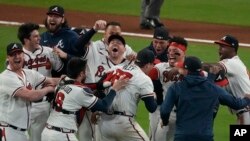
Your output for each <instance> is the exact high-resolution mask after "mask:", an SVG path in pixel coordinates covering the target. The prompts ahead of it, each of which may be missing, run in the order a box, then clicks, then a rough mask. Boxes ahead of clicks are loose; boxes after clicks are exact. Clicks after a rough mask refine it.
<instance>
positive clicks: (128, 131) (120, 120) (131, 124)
mask: <svg viewBox="0 0 250 141" xmlns="http://www.w3.org/2000/svg"><path fill="white" fill-rule="evenodd" d="M98 125H99V129H100V132H101V140H102V141H118V140H119V141H149V138H148V136H147V134H146V133H145V131H144V130H143V129H142V128H141V126H140V125H139V124H138V123H137V121H135V119H134V118H133V117H128V116H123V115H106V114H102V115H101V119H100V121H99V123H98Z"/></svg>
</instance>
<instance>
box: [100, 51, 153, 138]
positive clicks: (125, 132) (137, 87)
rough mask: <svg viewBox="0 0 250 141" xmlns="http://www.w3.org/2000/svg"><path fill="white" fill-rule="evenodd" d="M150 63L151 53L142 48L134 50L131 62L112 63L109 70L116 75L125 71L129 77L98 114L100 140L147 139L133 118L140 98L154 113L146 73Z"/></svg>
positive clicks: (151, 91) (150, 85) (151, 92)
mask: <svg viewBox="0 0 250 141" xmlns="http://www.w3.org/2000/svg"><path fill="white" fill-rule="evenodd" d="M153 62H154V54H153V52H152V51H149V50H142V51H140V52H138V55H137V59H136V61H135V64H130V65H125V66H123V67H122V66H115V67H114V68H113V69H112V70H113V75H116V77H117V78H119V76H120V75H124V74H127V76H129V77H130V80H129V81H128V85H127V86H126V87H125V88H124V89H122V90H120V91H118V93H119V94H118V95H117V96H116V97H115V99H114V101H113V103H112V105H111V107H110V108H109V110H108V112H106V113H103V114H101V120H100V121H99V128H100V132H101V135H102V136H101V140H102V141H117V140H119V141H128V140H130V141H133V140H136V141H149V138H148V136H147V135H146V133H145V132H144V130H143V129H142V128H141V127H140V125H139V124H138V123H137V121H136V120H135V119H134V117H135V116H136V110H137V105H138V102H139V100H140V99H142V100H143V101H144V103H145V106H146V108H147V110H148V111H149V112H154V111H155V110H156V108H157V103H156V101H155V94H154V92H153V84H152V81H151V80H150V78H149V77H148V76H147V75H146V74H148V72H149V71H150V70H151V69H152V67H153V66H154V64H153ZM111 82H112V81H111Z"/></svg>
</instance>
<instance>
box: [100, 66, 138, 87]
mask: <svg viewBox="0 0 250 141" xmlns="http://www.w3.org/2000/svg"><path fill="white" fill-rule="evenodd" d="M121 76H125V77H124V78H129V79H130V78H132V77H133V75H132V74H131V73H129V72H125V71H123V70H121V69H116V70H115V71H112V72H110V73H108V74H107V77H106V79H105V80H104V82H105V81H110V82H111V83H112V84H113V83H114V82H115V80H118V79H119V78H120V77H121Z"/></svg>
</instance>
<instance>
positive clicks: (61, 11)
mask: <svg viewBox="0 0 250 141" xmlns="http://www.w3.org/2000/svg"><path fill="white" fill-rule="evenodd" d="M49 14H55V15H58V16H61V17H64V9H63V7H61V6H59V5H53V6H50V7H49V10H48V12H47V15H49Z"/></svg>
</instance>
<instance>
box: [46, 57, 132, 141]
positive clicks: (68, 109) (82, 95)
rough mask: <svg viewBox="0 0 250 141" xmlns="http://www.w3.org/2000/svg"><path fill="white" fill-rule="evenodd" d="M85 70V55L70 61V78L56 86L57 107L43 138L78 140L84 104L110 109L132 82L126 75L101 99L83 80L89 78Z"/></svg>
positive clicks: (94, 107)
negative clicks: (80, 117) (79, 113)
mask: <svg viewBox="0 0 250 141" xmlns="http://www.w3.org/2000/svg"><path fill="white" fill-rule="evenodd" d="M85 69H86V61H84V60H82V59H81V58H72V59H71V60H70V61H69V62H68V65H67V77H65V78H63V79H62V80H61V81H60V84H59V85H58V86H57V88H56V93H57V94H56V98H55V100H54V105H53V110H52V111H51V114H50V116H49V119H48V121H47V125H46V128H45V129H44V130H43V133H42V140H43V141H55V140H56V141H59V140H60V141H69V140H70V141H77V140H78V139H77V137H76V135H75V133H76V131H77V123H76V115H75V114H76V112H77V111H78V110H80V109H81V108H82V107H85V108H86V109H90V110H92V111H97V110H98V111H104V112H106V111H107V109H108V107H109V106H110V105H111V103H112V101H113V99H114V97H115V96H116V92H117V91H118V90H120V89H122V88H123V87H124V86H125V85H126V83H127V81H128V79H127V78H124V77H122V78H120V79H119V80H117V81H116V82H114V83H113V86H112V88H111V90H110V91H109V93H108V95H107V96H106V97H105V98H103V99H102V100H100V99H98V98H97V97H96V96H94V95H93V94H92V92H91V90H90V89H89V88H87V87H85V86H84V85H83V84H82V83H81V82H83V81H84V79H85V77H86V74H85Z"/></svg>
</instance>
